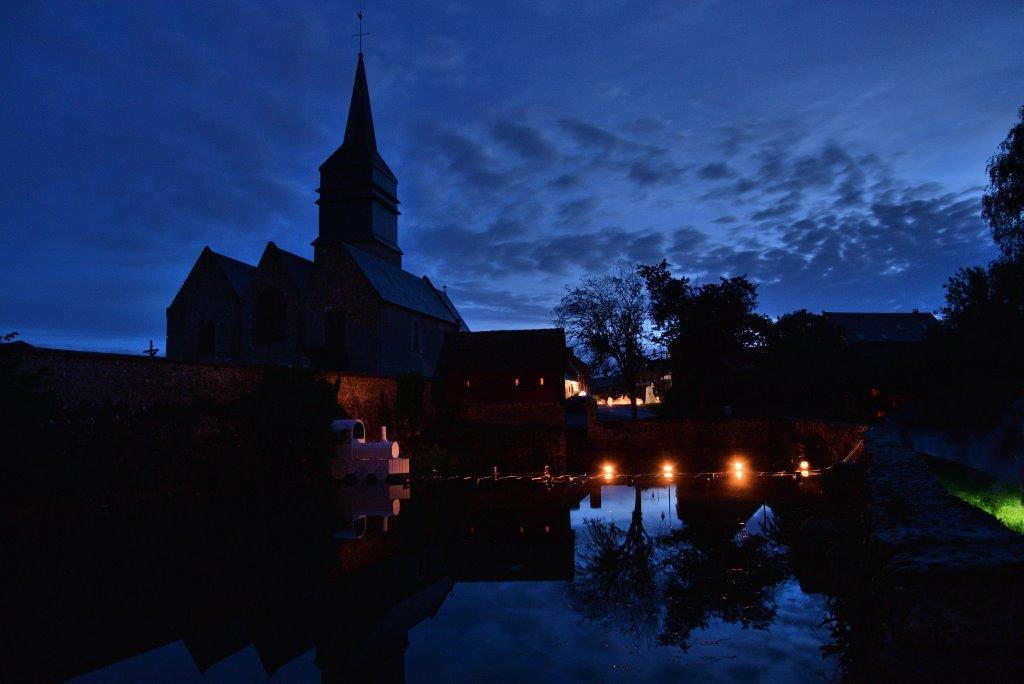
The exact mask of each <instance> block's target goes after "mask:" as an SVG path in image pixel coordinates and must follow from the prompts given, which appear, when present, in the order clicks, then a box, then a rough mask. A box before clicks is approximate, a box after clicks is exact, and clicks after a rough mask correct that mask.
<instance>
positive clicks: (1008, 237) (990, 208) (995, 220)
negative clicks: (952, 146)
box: [981, 107, 1024, 261]
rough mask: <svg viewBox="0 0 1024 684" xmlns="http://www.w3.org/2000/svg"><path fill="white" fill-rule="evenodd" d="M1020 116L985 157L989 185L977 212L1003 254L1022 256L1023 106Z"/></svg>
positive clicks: (1023, 183) (1018, 258) (1023, 232)
mask: <svg viewBox="0 0 1024 684" xmlns="http://www.w3.org/2000/svg"><path fill="white" fill-rule="evenodd" d="M1018 114H1019V115H1020V120H1019V121H1018V122H1017V123H1015V124H1014V125H1013V127H1012V128H1010V132H1009V133H1008V134H1007V136H1006V139H1005V140H1003V142H1002V143H1000V145H999V151H998V152H996V154H994V155H993V156H992V158H991V159H989V161H988V166H987V168H986V170H987V171H988V179H989V185H988V188H987V189H986V191H985V196H984V197H982V200H981V202H982V210H981V214H982V216H984V217H985V220H986V221H988V224H989V226H990V227H991V228H992V239H993V240H995V243H996V245H998V246H999V250H1000V251H1001V252H1002V254H1003V257H1004V258H1006V259H1010V260H1013V261H1021V260H1024V107H1021V108H1020V110H1018Z"/></svg>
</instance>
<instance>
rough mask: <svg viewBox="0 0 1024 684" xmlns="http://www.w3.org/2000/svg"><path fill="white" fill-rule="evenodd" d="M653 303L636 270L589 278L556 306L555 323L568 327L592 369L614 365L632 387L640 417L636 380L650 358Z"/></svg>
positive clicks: (634, 403)
mask: <svg viewBox="0 0 1024 684" xmlns="http://www.w3.org/2000/svg"><path fill="white" fill-rule="evenodd" d="M648 309H649V303H648V300H647V293H646V292H645V290H644V281H643V280H641V278H640V277H639V276H638V275H637V273H636V272H635V271H633V270H629V269H619V270H618V271H616V272H614V273H610V274H607V275H603V276H596V277H591V278H587V279H586V280H584V281H583V282H582V283H581V284H580V285H579V286H577V287H574V288H571V289H568V291H567V292H566V294H565V296H564V297H562V301H561V302H560V303H559V304H558V306H556V307H555V310H554V322H555V325H557V326H558V327H560V328H564V329H565V335H566V337H567V338H568V339H569V341H570V342H571V343H573V344H575V345H576V346H577V347H579V348H580V349H581V350H582V351H583V352H584V356H586V357H587V358H586V361H587V362H588V363H589V364H590V367H591V368H592V369H604V370H606V371H607V370H608V369H609V368H610V367H612V366H614V367H615V368H616V369H617V370H618V372H619V373H620V374H621V376H622V380H623V382H624V383H625V384H626V386H627V387H628V388H629V398H630V405H631V409H632V414H633V420H636V414H637V411H636V380H637V376H638V374H639V373H640V372H641V371H642V370H643V368H644V366H645V365H646V362H647V354H646V352H645V350H644V336H645V328H646V325H647V316H648Z"/></svg>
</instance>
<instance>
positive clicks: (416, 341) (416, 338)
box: [412, 318, 423, 354]
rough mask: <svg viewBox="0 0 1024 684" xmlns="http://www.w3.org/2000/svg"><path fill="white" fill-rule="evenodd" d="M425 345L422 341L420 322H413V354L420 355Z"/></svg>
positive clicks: (414, 320) (415, 320)
mask: <svg viewBox="0 0 1024 684" xmlns="http://www.w3.org/2000/svg"><path fill="white" fill-rule="evenodd" d="M422 347H423V344H422V342H421V340H420V322H419V321H418V320H417V319H415V318H414V319H413V321H412V353H413V354H419V353H420V350H421V349H422Z"/></svg>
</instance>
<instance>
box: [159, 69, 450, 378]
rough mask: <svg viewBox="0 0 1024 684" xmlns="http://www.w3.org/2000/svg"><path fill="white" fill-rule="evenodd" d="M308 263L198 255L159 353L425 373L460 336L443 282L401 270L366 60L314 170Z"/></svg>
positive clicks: (394, 192) (274, 251)
mask: <svg viewBox="0 0 1024 684" xmlns="http://www.w3.org/2000/svg"><path fill="white" fill-rule="evenodd" d="M317 192H318V193H319V195H320V197H319V199H318V200H317V201H316V204H317V205H318V207H319V231H318V235H317V237H316V239H315V240H314V241H313V243H312V246H313V258H312V259H309V258H307V257H305V256H302V255H299V254H294V253H292V252H289V251H287V250H285V249H282V248H281V247H278V246H277V245H276V244H275V243H274V242H270V243H268V244H267V246H266V248H265V249H264V250H263V254H262V256H261V257H260V259H259V262H258V263H257V264H256V265H252V264H247V263H244V262H242V261H239V260H237V259H233V258H231V257H229V256H227V255H224V254H220V253H218V252H215V251H213V250H212V249H210V248H209V247H206V248H204V249H203V250H202V252H201V253H200V255H199V258H198V259H197V260H196V263H195V265H194V266H193V267H192V270H191V271H190V272H189V274H188V276H187V277H186V278H185V281H184V283H183V284H182V286H181V288H180V290H179V291H178V293H177V295H176V296H175V297H174V300H173V301H172V302H171V305H170V306H169V307H168V308H167V346H166V350H167V356H168V357H169V358H172V359H181V360H187V361H218V362H226V361H232V362H242V363H272V364H284V365H301V366H315V367H319V368H324V369H328V370H338V371H352V372H361V373H369V374H375V375H397V374H400V373H407V372H415V373H420V374H422V375H433V374H434V372H435V369H436V365H437V360H438V357H439V355H440V353H441V347H442V344H443V343H444V339H445V337H446V336H447V335H448V334H450V333H454V332H458V331H460V330H463V331H464V330H467V329H468V328H467V327H466V324H465V322H464V321H463V319H462V317H461V316H460V315H459V312H458V310H457V309H456V308H455V305H454V304H453V303H452V301H451V299H450V298H449V297H448V295H447V293H446V292H445V289H444V288H443V287H441V288H438V287H435V286H434V283H433V282H432V281H431V280H430V279H429V278H427V277H426V276H422V277H421V276H416V275H414V274H412V273H409V272H408V271H406V270H404V269H403V268H402V256H403V252H402V249H401V248H400V247H399V241H398V216H399V211H398V204H399V202H398V180H397V178H396V176H395V174H394V173H393V172H392V171H391V169H390V168H389V167H388V165H387V163H386V162H385V161H384V159H383V157H382V156H381V154H380V152H379V150H378V148H377V138H376V134H375V131H374V126H373V115H372V113H371V110H370V94H369V87H368V86H367V82H366V69H365V66H364V64H363V55H362V53H360V54H359V59H358V63H357V65H356V75H355V82H354V84H353V87H352V99H351V101H350V104H349V112H348V120H347V123H346V126H345V136H344V139H343V142H342V144H341V146H340V147H338V149H337V150H335V151H334V152H333V153H332V154H331V155H330V156H329V157H328V158H327V160H326V161H324V163H323V164H321V166H320V187H319V188H317Z"/></svg>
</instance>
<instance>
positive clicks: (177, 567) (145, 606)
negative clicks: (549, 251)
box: [5, 477, 828, 681]
mask: <svg viewBox="0 0 1024 684" xmlns="http://www.w3.org/2000/svg"><path fill="white" fill-rule="evenodd" d="M602 479H603V478H602ZM656 479H657V484H658V486H651V487H645V486H637V487H631V486H626V485H607V484H602V483H601V482H593V483H591V484H589V485H580V484H572V485H556V486H543V485H540V484H536V483H528V482H524V483H511V484H509V483H504V482H490V483H486V482H485V483H482V484H476V483H473V484H469V483H449V484H446V485H431V486H425V487H420V488H418V489H415V490H413V489H409V488H406V487H395V486H376V487H367V486H338V487H334V488H332V489H330V490H329V491H327V492H324V493H322V496H315V497H305V498H303V499H301V500H295V501H288V502H282V503H280V504H279V505H274V506H270V505H268V506H266V507H258V508H255V509H254V508H252V507H249V508H240V507H239V506H237V505H236V504H237V502H205V503H204V504H202V505H201V506H200V505H197V504H195V503H194V502H192V504H191V505H190V506H189V507H182V508H175V507H172V508H171V509H168V510H155V511H150V512H148V514H147V515H145V516H142V517H139V516H135V517H132V518H131V520H132V522H131V523H126V522H124V520H125V518H121V517H119V518H118V522H117V524H113V523H112V522H110V521H108V520H96V521H82V522H80V523H76V525H75V526H74V527H73V528H72V529H69V530H68V531H67V532H66V535H65V538H64V539H63V542H62V540H60V539H55V540H51V541H53V542H54V543H53V545H52V546H51V547H48V548H47V549H41V548H37V549H33V550H32V554H34V555H33V556H32V557H27V556H26V557H23V558H22V560H23V562H24V563H25V567H26V568H27V567H30V566H32V565H33V564H36V565H41V566H43V567H46V566H47V564H49V567H57V564H59V563H62V564H63V565H62V566H61V569H60V571H59V572H53V573H42V574H41V575H39V576H37V577H36V578H35V581H34V582H27V585H26V591H25V592H23V593H22V595H21V596H20V597H10V599H5V606H7V607H10V608H13V609H14V614H15V615H20V616H22V617H24V618H26V619H24V620H23V621H22V622H21V623H20V624H21V626H22V629H21V630H20V631H19V637H20V638H21V643H20V644H19V645H20V647H21V648H20V649H19V651H20V652H19V654H18V658H12V659H9V661H8V662H7V664H8V665H11V666H12V667H13V670H12V672H13V673H14V674H16V675H19V676H20V677H21V678H30V679H43V680H47V679H61V678H66V677H71V676H76V675H84V678H85V679H87V680H92V681H109V680H124V679H139V678H148V675H152V674H154V673H158V672H160V673H164V674H166V675H168V676H172V678H174V679H176V680H182V679H190V678H197V677H200V676H202V675H203V674H204V673H205V674H206V675H208V676H209V677H211V678H213V679H237V678H249V679H251V678H253V677H259V676H263V675H269V674H275V673H276V674H277V675H278V676H279V677H284V678H286V679H296V680H300V681H301V680H315V679H322V680H324V681H335V680H337V681H359V680H364V679H365V680H370V681H405V680H410V681H423V680H435V679H440V680H455V679H460V678H461V679H469V680H477V679H488V680H494V679H496V678H497V679H510V680H521V679H527V678H539V679H545V680H549V679H557V678H563V679H580V678H587V677H590V678H598V679H602V678H607V677H609V676H613V675H614V674H615V673H616V672H621V671H622V670H623V669H629V671H630V672H631V673H632V674H634V675H636V676H651V677H653V676H657V675H664V674H677V675H687V676H692V677H695V678H697V677H699V678H712V679H713V678H717V677H725V675H728V677H725V678H730V677H732V678H735V677H739V676H741V675H743V673H745V672H746V673H748V674H751V673H753V674H756V677H754V678H765V677H772V678H775V679H792V678H807V677H809V676H812V674H813V673H817V672H820V671H821V670H822V669H823V665H822V663H821V658H820V655H819V647H820V646H821V645H822V644H823V643H824V642H825V641H827V637H828V635H827V633H825V632H824V631H823V630H822V628H821V627H819V624H820V623H821V621H822V619H823V617H824V610H825V601H824V598H823V597H821V596H814V595H810V594H807V593H806V592H804V591H802V590H801V588H800V584H799V582H798V581H797V580H796V578H795V577H794V570H793V568H792V567H791V565H792V564H791V563H789V562H788V557H789V554H788V551H787V539H788V538H790V537H788V536H787V535H792V534H793V529H794V526H795V525H796V523H797V522H798V520H799V517H800V515H801V510H802V508H801V505H794V504H793V503H792V500H793V496H792V495H793V492H787V491H784V490H782V489H778V488H768V489H765V488H763V487H759V486H755V485H754V484H752V483H751V482H749V479H748V481H747V482H746V483H745V484H744V486H743V487H735V486H732V485H731V484H730V483H729V482H728V481H725V482H697V481H692V480H687V479H686V478H680V477H676V478H674V480H673V481H672V483H671V484H668V485H666V484H665V483H664V478H662V477H658V478H656ZM787 486H789V485H787ZM794 486H795V485H794ZM796 493H797V499H799V497H800V496H803V494H801V493H800V492H799V491H797V492H796ZM587 498H589V503H588V505H586V506H581V505H580V503H581V502H582V500H583V499H587ZM766 501H770V502H771V504H770V505H768V504H766ZM62 543H63V545H62ZM56 549H60V551H59V552H57V551H56ZM86 550H89V551H91V553H85V551H86ZM27 576H28V573H26V574H25V578H27ZM99 578H102V581H100V579H99ZM44 597H45V599H44ZM54 644H59V646H56V647H55V646H54ZM453 654H457V657H453ZM723 663H725V665H723ZM825 669H827V666H825Z"/></svg>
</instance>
